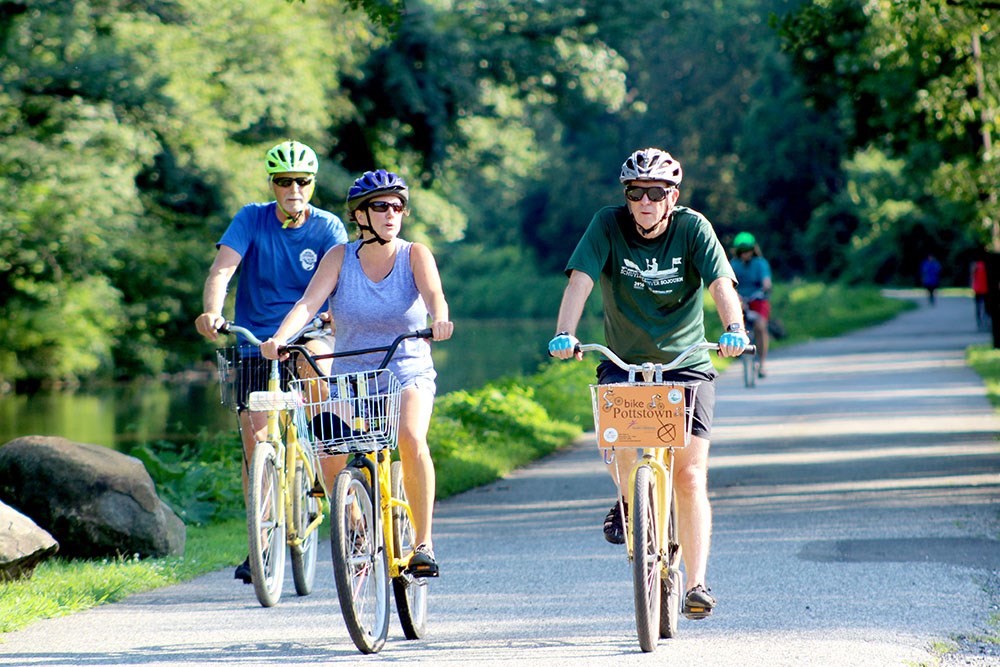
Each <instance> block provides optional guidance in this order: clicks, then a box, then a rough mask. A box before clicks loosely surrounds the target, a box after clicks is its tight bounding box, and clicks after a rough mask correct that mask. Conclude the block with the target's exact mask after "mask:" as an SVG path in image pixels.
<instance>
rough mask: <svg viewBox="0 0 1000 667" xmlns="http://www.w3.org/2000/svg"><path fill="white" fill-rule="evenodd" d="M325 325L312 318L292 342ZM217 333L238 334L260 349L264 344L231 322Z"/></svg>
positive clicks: (226, 323) (245, 329) (319, 320)
mask: <svg viewBox="0 0 1000 667" xmlns="http://www.w3.org/2000/svg"><path fill="white" fill-rule="evenodd" d="M325 324H326V322H324V321H323V320H322V319H321V318H320V317H319V316H318V315H317V316H316V317H314V318H312V320H310V321H309V324H307V325H305V326H304V327H302V328H301V329H299V331H298V333H296V334H295V335H294V336H292V340H298V339H300V338H302V337H303V336H307V335H309V334H312V333H318V332H320V331H322V330H323V329H324V325H325ZM218 332H219V333H221V334H239V335H241V336H243V337H244V338H246V339H247V342H249V343H252V344H253V345H256V346H257V347H260V346H261V345H262V344H263V343H264V341H262V340H261V339H259V338H257V336H255V335H253V332H252V331H250V330H249V329H247V328H245V327H241V326H239V325H237V324H233V323H232V322H229V321H226V322H223V323H222V326H220V327H219V328H218Z"/></svg>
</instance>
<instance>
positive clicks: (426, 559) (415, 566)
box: [406, 544, 439, 577]
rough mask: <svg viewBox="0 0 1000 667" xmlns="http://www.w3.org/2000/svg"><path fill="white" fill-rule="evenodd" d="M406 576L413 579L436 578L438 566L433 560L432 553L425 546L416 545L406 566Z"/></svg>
mask: <svg viewBox="0 0 1000 667" xmlns="http://www.w3.org/2000/svg"><path fill="white" fill-rule="evenodd" d="M406 572H407V574H411V575H413V576H414V577H436V576H438V572H439V569H438V564H437V561H436V560H434V552H433V551H432V550H431V549H430V547H428V546H427V545H426V544H418V545H417V548H416V549H414V550H413V555H412V556H411V557H410V563H409V565H407V566H406Z"/></svg>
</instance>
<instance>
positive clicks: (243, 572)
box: [233, 556, 253, 584]
mask: <svg viewBox="0 0 1000 667" xmlns="http://www.w3.org/2000/svg"><path fill="white" fill-rule="evenodd" d="M233 579H242V580H243V583H244V584H252V583H253V575H252V574H250V556H247V559H246V560H245V561H243V562H242V563H240V564H239V565H237V566H236V574H234V575H233Z"/></svg>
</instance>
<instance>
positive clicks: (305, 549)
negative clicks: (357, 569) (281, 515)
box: [291, 461, 319, 595]
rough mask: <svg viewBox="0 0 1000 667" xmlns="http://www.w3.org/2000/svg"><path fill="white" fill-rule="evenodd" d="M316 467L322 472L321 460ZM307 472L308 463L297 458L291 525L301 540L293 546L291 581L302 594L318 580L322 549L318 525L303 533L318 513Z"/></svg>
mask: <svg viewBox="0 0 1000 667" xmlns="http://www.w3.org/2000/svg"><path fill="white" fill-rule="evenodd" d="M314 464H317V465H315V467H314V468H313V470H314V471H315V473H316V474H318V472H319V466H318V461H314ZM314 481H315V480H313V479H310V475H307V474H306V469H305V464H304V463H303V462H302V461H298V462H296V464H295V477H294V478H293V479H292V487H291V491H292V494H293V495H292V529H293V530H294V532H295V535H296V536H297V537H298V538H299V540H300V541H299V543H298V544H296V545H294V546H293V547H292V548H291V559H292V581H294V582H295V592H296V593H297V594H299V595H309V594H310V593H312V589H313V583H314V582H315V580H316V560H317V552H318V551H319V527H318V526H317V529H316V530H314V531H312V532H311V533H309V535H308V536H306V537H305V538H303V537H302V535H303V534H304V533H305V531H306V528H307V527H308V526H309V524H310V523H311V522H312V520H313V518H314V517H316V515H317V514H319V498H316V497H315V496H313V495H312V489H313V483H314Z"/></svg>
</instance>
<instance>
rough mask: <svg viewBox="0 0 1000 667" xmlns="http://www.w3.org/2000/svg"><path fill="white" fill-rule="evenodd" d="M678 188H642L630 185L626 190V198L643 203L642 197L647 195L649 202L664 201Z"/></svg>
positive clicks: (656, 186)
mask: <svg viewBox="0 0 1000 667" xmlns="http://www.w3.org/2000/svg"><path fill="white" fill-rule="evenodd" d="M676 189H677V188H663V187H660V186H659V185H653V186H651V187H648V188H641V187H639V186H638V185H630V186H628V187H627V188H625V196H626V197H628V199H629V200H630V201H642V196H643V195H646V196H647V197H649V201H663V200H664V199H666V198H667V194H668V193H670V192H673V191H674V190H676Z"/></svg>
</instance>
